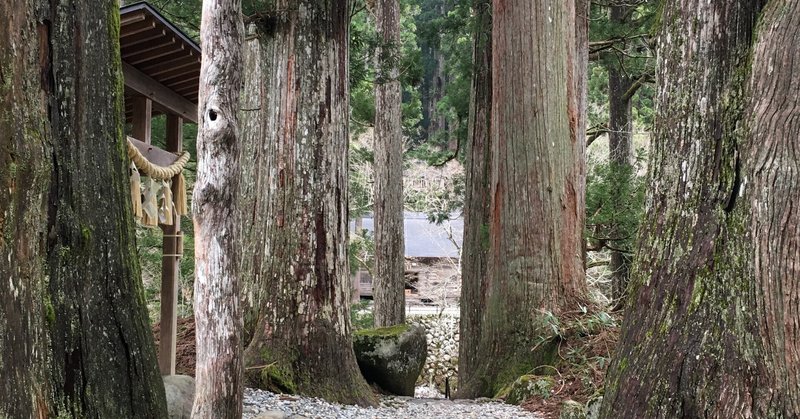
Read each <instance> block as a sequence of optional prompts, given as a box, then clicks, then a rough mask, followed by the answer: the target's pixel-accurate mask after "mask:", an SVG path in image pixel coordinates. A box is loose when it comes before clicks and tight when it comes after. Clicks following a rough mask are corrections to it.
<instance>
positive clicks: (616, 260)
mask: <svg viewBox="0 0 800 419" xmlns="http://www.w3.org/2000/svg"><path fill="white" fill-rule="evenodd" d="M631 7H635V6H630V5H616V6H611V7H610V8H609V22H610V24H611V25H615V26H622V25H624V24H625V19H626V18H625V16H627V15H628V14H629V9H630V8H631ZM608 60H609V61H610V62H608V63H607V65H606V68H607V69H608V117H609V120H608V162H609V164H611V165H612V170H614V171H619V172H624V173H627V172H628V171H630V167H631V164H632V160H633V115H632V103H633V102H632V100H631V99H632V98H631V97H630V96H629V95H628V90H629V89H630V88H631V87H632V86H633V82H634V80H632V79H631V77H630V76H629V75H628V74H627V73H626V72H625V69H624V66H625V61H626V57H625V56H624V55H623V54H619V56H613V57H609V58H608ZM620 179H622V178H620ZM620 190H625V188H613V189H612V190H611V195H610V197H609V204H610V205H613V206H614V211H613V214H619V213H621V212H623V211H625V210H626V209H625V207H626V203H625V202H626V201H627V200H628V199H629V197H628V196H623V195H621V194H619V193H617V192H618V191H620ZM615 219H616V216H614V218H612V222H614V221H615ZM622 233H623V232H620V231H618V230H616V229H612V230H611V231H609V236H610V237H612V238H613V237H619V236H620V235H621V234H622ZM612 242H613V241H612ZM629 265H630V256H629V255H626V254H624V253H623V252H621V251H618V250H611V261H610V263H609V266H608V268H609V270H610V271H611V285H612V296H613V298H614V299H615V300H618V301H619V300H622V299H623V297H624V296H625V290H626V289H627V287H628V278H629V277H630V272H629Z"/></svg>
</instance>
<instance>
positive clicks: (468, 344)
mask: <svg viewBox="0 0 800 419" xmlns="http://www.w3.org/2000/svg"><path fill="white" fill-rule="evenodd" d="M472 6H473V10H475V32H474V34H473V36H474V44H473V50H472V63H473V69H474V70H473V71H474V72H473V74H472V91H471V99H470V110H469V128H468V135H467V154H466V156H467V161H466V167H465V169H466V170H465V172H466V173H465V174H466V194H465V197H464V244H463V246H462V249H463V252H462V258H461V259H462V262H461V304H460V305H461V316H460V322H459V336H460V337H461V340H460V342H459V345H458V382H459V385H458V389H459V390H458V391H459V393H458V397H472V396H473V394H475V390H474V387H475V386H476V384H475V383H476V380H478V379H479V377H477V376H476V375H475V373H476V366H477V365H478V355H479V353H478V344H479V342H480V340H481V328H482V323H481V319H482V316H483V313H484V309H485V307H486V289H487V288H488V280H489V278H488V277H487V276H486V254H487V253H486V251H487V249H488V245H489V238H488V234H489V203H490V201H489V196H490V187H489V185H490V184H489V178H490V177H491V175H490V168H491V167H490V165H491V161H492V159H491V154H490V150H491V148H490V146H489V145H490V133H491V118H490V113H491V109H492V2H491V1H490V0H474V1H473V3H472Z"/></svg>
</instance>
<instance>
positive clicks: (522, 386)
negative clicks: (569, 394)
mask: <svg viewBox="0 0 800 419" xmlns="http://www.w3.org/2000/svg"><path fill="white" fill-rule="evenodd" d="M554 386H555V380H553V377H550V376H547V375H523V376H521V377H519V378H517V379H516V380H515V381H514V382H513V383H511V384H509V385H507V386H506V387H505V388H503V389H502V390H500V392H499V393H497V395H496V396H495V398H498V399H505V401H506V403H510V404H520V403H522V402H523V401H525V400H527V399H529V398H531V397H534V396H538V397H541V398H543V399H547V398H549V397H550V394H551V393H550V392H551V391H552V390H553V387H554Z"/></svg>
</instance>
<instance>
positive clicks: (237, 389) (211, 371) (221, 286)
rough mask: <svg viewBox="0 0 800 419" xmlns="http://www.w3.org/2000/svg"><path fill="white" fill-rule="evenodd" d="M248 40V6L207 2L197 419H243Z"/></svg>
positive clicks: (198, 225)
mask: <svg viewBox="0 0 800 419" xmlns="http://www.w3.org/2000/svg"><path fill="white" fill-rule="evenodd" d="M243 35H244V25H243V24H242V8H241V1H239V0H203V22H202V24H201V26H200V41H201V42H200V43H201V44H202V46H203V58H202V64H201V67H200V86H199V97H198V104H197V111H198V127H197V181H196V182H195V184H194V191H193V194H192V216H193V220H194V237H195V248H194V250H195V252H194V254H195V281H194V318H195V327H196V328H195V335H196V337H197V346H196V348H197V350H196V353H197V362H196V364H195V365H196V366H195V380H196V386H195V398H194V405H193V407H192V417H193V418H196V419H202V418H213V419H224V418H241V417H242V397H243V392H244V385H243V372H242V329H243V326H242V311H241V305H240V303H239V296H240V275H239V248H238V245H239V242H238V232H239V231H238V230H237V229H238V228H239V226H240V224H241V222H240V219H239V217H238V215H239V212H238V208H237V204H238V197H239V175H240V171H239V150H240V136H239V131H240V130H239V107H240V106H239V94H240V89H241V82H242V61H243V60H242V40H243Z"/></svg>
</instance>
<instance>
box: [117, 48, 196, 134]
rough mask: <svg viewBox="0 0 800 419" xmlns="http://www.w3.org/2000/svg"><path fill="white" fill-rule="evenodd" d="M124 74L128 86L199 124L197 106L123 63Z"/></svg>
mask: <svg viewBox="0 0 800 419" xmlns="http://www.w3.org/2000/svg"><path fill="white" fill-rule="evenodd" d="M122 72H123V73H124V75H125V85H126V86H128V87H129V88H131V89H132V90H134V91H136V92H138V93H139V94H141V95H144V96H147V97H148V98H150V99H152V100H153V101H154V102H156V103H158V104H159V105H160V106H161V107H162V108H164V109H167V110H169V111H170V112H172V113H174V114H175V115H177V116H180V117H182V118H184V119H187V120H189V121H192V122H194V123H197V104H195V103H192V102H190V101H188V100H186V99H185V98H184V97H183V96H181V95H179V94H177V93H175V92H174V91H172V90H170V89H169V88H168V87H166V86H164V85H163V84H161V83H159V82H157V81H155V80H153V79H152V78H151V77H149V76H148V75H146V74H144V73H142V72H141V71H139V70H137V69H136V68H135V67H133V66H132V65H130V64H128V63H126V62H123V63H122Z"/></svg>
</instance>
